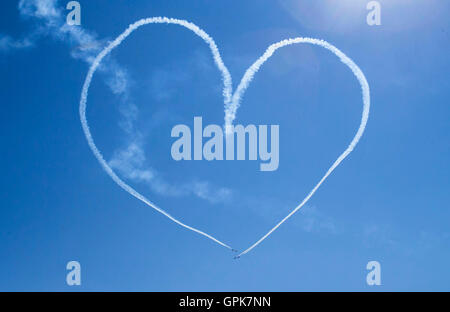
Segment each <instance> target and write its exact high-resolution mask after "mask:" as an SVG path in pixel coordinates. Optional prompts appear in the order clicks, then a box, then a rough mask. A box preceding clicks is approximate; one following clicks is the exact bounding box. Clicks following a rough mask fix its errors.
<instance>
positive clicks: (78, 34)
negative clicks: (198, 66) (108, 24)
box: [0, 0, 232, 203]
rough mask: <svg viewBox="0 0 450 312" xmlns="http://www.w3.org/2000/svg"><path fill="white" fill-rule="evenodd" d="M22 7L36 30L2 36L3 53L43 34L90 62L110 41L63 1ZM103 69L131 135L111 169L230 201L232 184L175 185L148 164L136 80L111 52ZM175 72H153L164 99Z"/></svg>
mask: <svg viewBox="0 0 450 312" xmlns="http://www.w3.org/2000/svg"><path fill="white" fill-rule="evenodd" d="M18 9H19V12H20V14H21V16H22V17H24V18H25V19H27V20H31V21H32V22H34V27H33V28H34V29H35V30H33V32H31V33H30V34H28V35H26V36H25V37H24V38H22V39H14V38H12V37H10V36H8V35H0V50H1V51H3V52H10V51H12V50H17V49H24V48H30V47H33V46H34V45H35V43H36V42H37V41H38V40H39V39H40V38H42V37H44V36H50V37H51V38H53V39H54V40H57V41H59V42H63V43H65V44H67V45H68V46H69V47H70V49H71V52H70V54H71V56H72V57H73V58H75V59H79V60H82V61H84V62H86V63H87V64H89V65H91V64H92V62H93V61H94V59H95V57H96V56H97V55H98V53H99V52H100V51H101V49H102V48H103V47H104V46H105V45H106V43H107V40H105V39H99V38H98V37H97V35H96V34H95V33H93V32H90V31H87V30H85V29H84V28H83V27H81V26H70V25H67V24H66V21H65V11H63V8H62V7H60V6H58V1H57V0H20V1H19V6H18ZM99 71H100V72H101V73H102V76H103V80H104V82H105V83H106V85H107V86H108V87H109V89H110V90H111V92H112V93H113V94H114V95H116V96H117V97H118V100H119V112H120V113H121V116H122V119H121V120H120V121H119V126H120V127H121V129H122V130H123V131H124V133H125V139H126V143H125V144H124V145H123V147H122V148H119V149H117V150H115V151H114V153H113V156H112V158H111V160H110V161H109V165H110V166H111V168H114V169H115V170H117V171H118V172H120V173H121V174H122V175H123V176H124V177H125V178H127V179H129V180H131V181H134V182H137V183H146V184H147V185H148V186H150V188H151V190H152V191H154V192H156V193H158V194H162V195H165V196H189V195H193V196H196V197H198V198H202V199H205V200H207V201H209V202H210V203H218V202H223V201H226V200H228V198H229V197H230V196H231V193H232V192H231V190H230V189H228V188H220V187H219V188H217V187H215V186H213V185H212V184H211V183H209V182H207V181H196V180H194V181H191V182H190V183H186V184H183V185H174V184H171V183H168V182H166V181H165V180H164V179H163V178H162V177H161V175H160V174H158V172H157V171H156V170H155V169H153V168H151V167H149V166H148V164H147V160H146V157H145V153H144V149H143V146H144V143H143V139H142V138H143V135H142V134H141V133H140V132H139V130H137V129H136V127H135V123H136V121H137V120H138V118H139V109H138V107H137V106H136V105H135V104H134V103H133V100H132V96H131V95H130V85H131V84H132V82H131V78H130V75H129V74H128V72H127V70H126V69H125V68H123V67H122V66H120V65H119V64H118V63H117V62H116V61H115V60H114V59H113V58H111V57H108V59H107V60H105V61H104V62H103V64H102V65H101V66H99ZM169 74H170V76H169ZM172 74H174V73H172V72H166V71H156V72H155V73H154V74H153V77H152V88H153V90H154V91H155V96H156V97H158V98H159V99H162V98H165V97H168V98H170V95H171V93H172V89H171V84H172V83H173V82H174V79H175V82H180V80H181V81H184V80H186V79H187V77H188V75H187V74H183V72H182V71H178V72H177V73H176V75H172ZM174 77H177V78H174Z"/></svg>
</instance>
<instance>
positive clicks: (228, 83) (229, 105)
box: [80, 17, 370, 258]
mask: <svg viewBox="0 0 450 312" xmlns="http://www.w3.org/2000/svg"><path fill="white" fill-rule="evenodd" d="M147 24H176V25H179V26H183V27H185V28H187V29H189V30H191V31H192V32H194V33H195V34H196V35H197V36H199V37H200V38H202V39H203V40H204V41H205V42H206V43H207V44H208V45H209V48H210V50H211V53H212V56H213V59H214V62H215V64H216V66H217V68H218V69H219V71H220V73H221V75H222V80H223V85H224V86H223V96H224V104H225V130H226V131H227V133H228V129H231V126H232V124H233V121H234V119H235V118H236V112H237V110H238V108H239V105H240V101H241V99H242V96H243V95H244V93H245V91H246V90H247V88H248V86H249V85H250V82H251V81H252V80H253V77H254V76H255V74H256V73H257V72H258V70H259V69H260V67H261V66H262V65H263V64H264V63H265V62H266V61H267V60H268V59H269V58H270V57H271V56H272V55H273V54H274V53H275V51H276V50H278V49H280V48H282V47H285V46H289V45H293V44H297V43H308V44H313V45H318V46H321V47H323V48H325V49H327V50H329V51H331V52H332V53H333V54H335V55H336V56H337V57H339V59H340V60H341V61H342V62H343V63H344V64H345V65H347V66H348V67H349V68H350V69H351V70H352V72H353V74H354V75H355V76H356V78H357V79H358V81H359V83H360V85H361V90H362V99H363V111H362V118H361V123H360V125H359V128H358V130H357V132H356V134H355V136H354V137H353V139H352V141H351V142H350V144H349V145H348V147H347V148H346V149H345V151H344V152H343V153H342V154H341V155H340V156H339V157H338V158H337V160H336V161H335V162H334V163H333V164H332V166H331V167H330V168H329V169H328V171H327V172H326V173H325V175H324V176H323V177H322V179H320V181H319V183H317V184H316V185H315V187H314V188H313V189H312V191H311V192H310V193H309V194H308V195H307V196H306V197H305V199H303V201H302V202H301V203H300V204H299V205H298V206H297V207H296V208H294V209H293V210H292V211H291V212H290V213H289V214H288V215H287V216H286V217H284V218H283V219H282V220H281V221H280V222H278V223H277V224H276V225H275V226H274V227H273V228H272V229H270V231H269V232H267V233H266V234H265V235H264V236H262V237H261V238H260V239H259V240H258V241H257V242H256V243H254V244H253V245H251V246H250V247H249V248H247V249H246V250H245V251H243V252H241V253H240V254H239V255H238V256H237V258H239V257H240V256H242V255H245V254H246V253H248V252H249V251H251V250H252V249H253V248H255V247H256V246H258V245H259V244H260V243H261V242H262V241H264V240H265V239H266V238H267V237H268V236H270V235H271V234H272V233H273V232H274V231H275V230H276V229H277V228H278V227H280V226H281V225H282V224H283V223H284V222H285V221H286V220H288V219H289V218H290V217H291V216H292V215H293V214H294V213H296V212H297V211H298V210H299V209H300V208H302V207H303V206H304V205H305V204H306V203H307V202H308V200H309V199H310V198H311V197H312V196H313V195H314V193H315V192H316V191H317V190H318V189H319V187H320V186H321V185H322V183H323V182H324V181H325V180H326V179H327V178H328V176H329V175H330V174H331V173H332V172H333V171H334V169H336V168H337V167H338V166H339V164H340V163H341V162H342V161H343V160H344V159H345V158H346V157H347V156H348V155H349V154H350V153H351V152H352V151H353V149H354V148H355V146H356V145H357V144H358V142H359V140H360V139H361V137H362V135H363V133H364V130H365V128H366V124H367V120H368V118H369V110H370V89H369V84H368V82H367V80H366V77H365V76H364V74H363V72H362V71H361V69H360V68H359V67H358V66H357V65H356V64H355V63H354V62H353V61H352V60H351V59H350V58H349V57H347V56H346V55H345V54H344V53H343V52H341V51H340V50H339V49H337V48H336V47H334V46H333V45H331V44H330V43H328V42H326V41H324V40H319V39H313V38H302V37H298V38H293V39H286V40H282V41H280V42H277V43H274V44H272V45H270V46H269V47H268V48H267V50H266V51H265V52H264V54H263V55H262V56H261V57H260V58H258V59H257V60H256V61H255V62H254V63H253V65H252V66H250V67H249V68H248V69H247V71H246V72H245V74H244V76H243V77H242V79H241V81H240V83H239V85H238V87H237V88H236V91H235V92H234V93H233V86H232V79H231V75H230V73H229V71H228V69H227V67H226V66H225V64H224V63H223V61H222V58H221V56H220V52H219V49H218V48H217V46H216V44H215V42H214V40H213V39H212V38H211V37H210V36H209V35H208V34H207V33H206V32H205V31H203V30H202V29H201V28H200V27H198V26H197V25H195V24H193V23H190V22H188V21H185V20H180V19H174V18H167V17H151V18H145V19H141V20H139V21H137V22H135V23H133V24H131V25H130V26H129V27H128V28H127V29H126V30H125V31H124V32H123V33H122V34H121V35H119V36H118V37H117V38H116V39H115V40H114V41H112V42H111V43H109V45H108V46H107V47H106V48H105V49H104V50H102V51H101V52H100V54H99V55H98V56H97V57H96V58H95V60H94V61H93V63H92V65H91V67H90V68H89V71H88V74H87V76H86V80H85V82H84V85H83V89H82V92H81V99H80V119H81V124H82V127H83V131H84V134H85V136H86V139H87V142H88V144H89V147H90V148H91V150H92V152H93V153H94V155H95V157H96V158H97V160H98V161H99V163H100V165H101V166H102V167H103V169H104V170H105V171H106V173H107V174H108V175H109V176H110V177H111V178H112V179H113V180H114V182H115V183H117V184H118V185H119V186H120V187H121V188H123V189H124V190H125V191H126V192H128V193H129V194H131V195H132V196H134V197H136V198H137V199H139V200H140V201H142V202H144V203H145V204H146V205H148V206H150V207H151V208H153V209H155V210H156V211H158V212H159V213H161V214H163V215H164V216H166V217H168V218H169V219H170V220H172V221H173V222H175V223H177V224H179V225H181V226H182V227H184V228H186V229H188V230H191V231H194V232H196V233H198V234H200V235H203V236H205V237H207V238H209V239H211V240H212V241H214V242H216V243H217V244H219V245H222V246H224V247H226V248H228V249H231V250H232V251H236V250H234V249H232V248H231V247H230V246H228V245H227V244H225V243H223V242H221V241H220V240H218V239H216V238H214V237H213V236H211V235H209V234H207V233H205V232H202V231H200V230H198V229H196V228H194V227H192V226H189V225H187V224H185V223H183V222H181V221H180V220H178V219H177V218H175V217H173V216H171V215H170V214H168V213H167V212H166V211H164V210H163V209H161V208H159V207H158V206H156V205H155V204H154V203H152V202H151V201H150V200H148V199H147V198H146V197H144V196H143V195H141V194H140V193H138V192H137V191H136V190H134V189H133V188H132V187H131V186H129V185H128V184H126V183H125V182H124V181H122V180H121V179H120V178H119V177H118V176H117V175H116V173H115V172H114V170H112V169H111V167H110V166H109V165H108V163H107V162H106V161H105V160H104V158H103V155H102V153H101V152H100V151H99V149H98V148H97V146H96V145H95V143H94V139H93V138H92V135H91V132H90V130H89V125H88V122H87V119H86V104H87V97H88V91H89V86H90V84H91V81H92V78H93V75H94V73H95V71H96V70H97V68H98V67H99V66H100V63H101V61H102V60H103V58H104V57H105V56H107V55H108V54H109V53H110V52H111V51H112V50H113V49H114V48H116V47H118V46H119V45H120V44H121V43H122V42H123V41H124V40H125V39H126V38H127V37H128V36H129V35H130V34H131V33H132V32H133V31H135V30H137V29H138V28H140V27H141V26H144V25H147Z"/></svg>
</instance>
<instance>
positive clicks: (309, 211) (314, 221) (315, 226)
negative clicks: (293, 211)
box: [297, 206, 337, 234]
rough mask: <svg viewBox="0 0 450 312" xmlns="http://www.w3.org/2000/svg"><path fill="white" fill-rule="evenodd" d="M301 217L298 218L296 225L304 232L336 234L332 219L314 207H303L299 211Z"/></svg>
mask: <svg viewBox="0 0 450 312" xmlns="http://www.w3.org/2000/svg"><path fill="white" fill-rule="evenodd" d="M300 215H302V217H300V218H298V219H297V220H298V221H297V224H299V225H300V227H301V228H302V229H303V230H304V231H305V232H309V233H312V232H318V233H319V232H320V233H330V234H336V233H337V228H336V225H335V222H334V220H333V218H331V217H330V216H327V215H326V214H324V213H323V212H322V211H319V210H318V209H317V207H316V206H305V207H303V209H301V210H300Z"/></svg>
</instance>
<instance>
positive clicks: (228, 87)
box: [79, 17, 233, 250]
mask: <svg viewBox="0 0 450 312" xmlns="http://www.w3.org/2000/svg"><path fill="white" fill-rule="evenodd" d="M157 23H159V24H162V23H167V24H178V25H181V26H183V27H186V28H188V29H189V30H191V31H193V32H194V33H195V34H196V35H198V36H199V37H201V38H202V39H203V40H204V41H205V42H206V43H207V44H208V45H209V47H210V49H211V52H212V54H213V57H214V61H215V63H216V65H217V67H218V68H219V70H220V71H221V73H222V78H223V83H224V89H223V95H224V98H225V101H226V102H230V100H231V91H232V82H231V75H230V73H229V72H228V69H227V68H226V67H225V65H224V64H223V62H222V58H221V57H220V53H219V50H218V48H217V46H216V44H215V42H214V40H213V39H212V38H211V37H210V36H209V35H208V34H207V33H206V32H204V31H203V30H202V29H200V28H199V27H198V26H196V25H194V24H192V23H189V22H187V21H184V20H178V19H173V18H166V17H152V18H145V19H141V20H139V21H137V22H135V23H133V24H131V25H130V26H129V27H128V28H127V29H126V30H125V31H124V32H123V33H122V34H121V35H119V36H118V37H117V38H116V39H115V40H114V41H112V42H111V43H110V44H109V45H108V46H107V47H106V48H105V49H103V50H102V51H101V52H100V53H99V55H98V56H97V57H96V58H95V60H94V62H93V63H92V65H91V67H90V68H89V71H88V74H87V76H86V80H85V81H84V84H83V89H82V92H81V99H80V111H79V112H80V119H81V125H82V127H83V131H84V134H85V136H86V139H87V142H88V144H89V147H90V148H91V150H92V152H93V153H94V155H95V157H96V158H97V160H98V162H99V163H100V165H101V166H102V167H103V169H104V170H105V171H106V173H107V174H108V175H109V176H110V177H111V178H112V179H113V181H114V182H116V183H117V184H118V185H119V186H120V187H121V188H123V189H124V190H125V191H126V192H128V193H129V194H131V195H132V196H134V197H136V198H137V199H139V200H140V201H142V202H143V203H145V204H146V205H148V206H150V207H151V208H153V209H155V210H156V211H158V212H159V213H161V214H163V215H165V216H166V217H167V218H169V219H170V220H172V221H173V222H175V223H177V224H179V225H181V226H182V227H184V228H186V229H188V230H191V231H194V232H196V233H198V234H200V235H203V236H205V237H207V238H209V239H211V240H212V241H214V242H216V243H218V244H219V245H221V246H224V247H226V248H228V249H230V250H233V249H232V248H231V247H230V246H228V245H227V244H225V243H223V242H221V241H220V240H218V239H216V238H215V237H213V236H211V235H209V234H207V233H205V232H203V231H200V230H198V229H196V228H194V227H192V226H189V225H187V224H185V223H183V222H181V221H180V220H178V219H177V218H175V217H173V216H171V215H170V214H169V213H167V212H166V211H164V210H163V209H161V208H159V207H158V206H157V205H155V204H154V203H152V202H151V201H150V200H148V199H147V198H146V197H144V196H143V195H141V194H139V193H138V192H137V191H135V190H134V189H133V188H132V187H131V186H129V185H128V184H127V183H125V182H124V181H122V180H121V179H120V178H119V177H118V176H117V175H116V174H115V172H114V171H113V170H112V169H111V167H110V166H109V165H108V163H107V162H106V161H105V159H104V158H103V155H102V153H101V152H100V150H99V149H98V148H97V146H96V145H95V143H94V139H93V138H92V135H91V131H90V129H89V125H88V122H87V119H86V104H87V97H88V91H89V86H90V84H91V81H92V77H93V76H94V73H95V71H96V70H97V68H98V66H99V65H100V63H101V61H102V60H103V58H104V57H105V56H107V55H108V54H109V53H110V52H111V51H112V50H113V49H114V48H116V47H117V46H119V45H120V44H121V43H122V42H123V41H124V40H125V39H126V38H127V37H128V36H129V35H130V34H131V33H132V32H133V31H135V30H136V29H138V28H139V27H141V26H144V25H147V24H157Z"/></svg>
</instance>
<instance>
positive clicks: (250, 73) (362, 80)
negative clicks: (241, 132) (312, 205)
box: [230, 38, 370, 257]
mask: <svg viewBox="0 0 450 312" xmlns="http://www.w3.org/2000/svg"><path fill="white" fill-rule="evenodd" d="M297 43H309V44H313V45H318V46H321V47H324V48H325V49H328V50H330V51H331V52H332V53H334V54H335V55H336V56H337V57H339V58H340V60H341V61H342V63H344V64H345V65H347V66H348V67H349V68H350V69H351V70H352V72H353V74H354V75H355V76H356V78H357V79H358V81H359V84H360V85H361V90H362V96H363V111H362V118H361V123H360V125H359V128H358V131H357V132H356V135H355V136H354V137H353V140H352V141H351V142H350V144H349V146H348V147H347V149H346V150H345V151H344V152H343V153H342V154H341V155H340V156H339V157H338V159H336V161H335V162H334V163H333V165H332V166H331V167H330V168H329V169H328V171H327V172H326V173H325V175H324V176H323V177H322V179H320V181H319V183H317V184H316V186H315V187H314V188H313V189H312V191H311V192H310V193H309V194H308V196H306V197H305V199H303V201H302V202H301V203H300V204H299V205H298V206H297V207H296V208H294V209H293V210H292V211H291V212H290V213H289V214H288V215H287V216H286V217H284V218H283V219H282V220H281V221H280V222H278V223H277V224H276V225H275V226H274V227H273V228H272V229H270V231H269V232H267V233H266V234H265V235H264V236H262V237H261V238H260V239H259V240H258V241H257V242H256V243H254V244H253V245H251V246H250V247H249V248H247V249H246V250H244V251H243V252H241V253H240V254H239V255H238V256H237V257H240V256H242V255H245V254H246V253H248V252H249V251H250V250H252V249H253V248H255V247H256V246H258V245H259V244H260V243H261V242H262V241H263V240H265V239H266V238H267V237H269V235H270V234H272V233H273V232H274V231H275V230H276V229H278V228H279V227H280V226H281V225H282V224H283V223H284V222H286V220H287V219H289V218H290V217H291V216H292V215H293V214H294V213H296V212H297V211H298V210H299V209H300V208H302V207H303V206H304V205H305V204H306V203H307V202H308V200H309V199H310V198H311V197H312V196H313V195H314V193H315V192H316V191H317V189H318V188H319V187H320V186H321V185H322V183H323V182H324V181H325V180H326V179H327V178H328V176H329V175H330V174H331V173H332V172H333V171H334V169H336V167H337V166H339V164H340V163H341V162H342V161H343V160H344V159H345V158H346V157H347V156H348V155H349V154H350V153H351V152H352V151H353V149H354V148H355V146H356V144H358V142H359V140H360V139H361V136H362V135H363V133H364V130H365V128H366V125H367V120H368V118H369V111H370V89H369V84H368V82H367V79H366V77H365V76H364V74H363V72H362V71H361V69H360V68H359V67H358V66H357V65H356V64H355V63H354V62H353V61H352V60H351V59H350V58H349V57H348V56H346V55H345V54H344V53H342V52H341V51H340V50H339V49H338V48H336V47H335V46H333V45H331V44H330V43H328V42H326V41H324V40H318V39H313V38H294V39H286V40H282V41H280V42H277V43H274V44H272V45H271V46H269V47H268V48H267V50H266V52H265V53H264V54H263V55H262V56H261V57H260V58H259V59H258V60H256V62H255V63H253V65H252V66H250V68H249V69H247V71H246V72H245V74H244V77H243V78H242V80H241V82H240V84H239V86H238V88H237V89H236V92H235V93H234V95H233V100H232V103H231V106H230V116H232V117H233V119H234V116H235V114H236V110H237V109H238V108H239V102H240V100H241V97H242V95H243V94H244V92H245V90H246V89H247V88H248V86H249V84H250V82H251V81H252V79H253V77H254V75H255V74H256V73H257V72H258V70H259V68H260V67H261V66H262V65H263V64H264V63H265V62H266V61H267V60H268V59H269V58H270V57H271V56H272V55H273V53H274V52H275V51H276V50H277V49H279V48H282V47H284V46H288V45H292V44H297ZM233 119H231V120H230V123H231V122H232V121H233Z"/></svg>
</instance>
